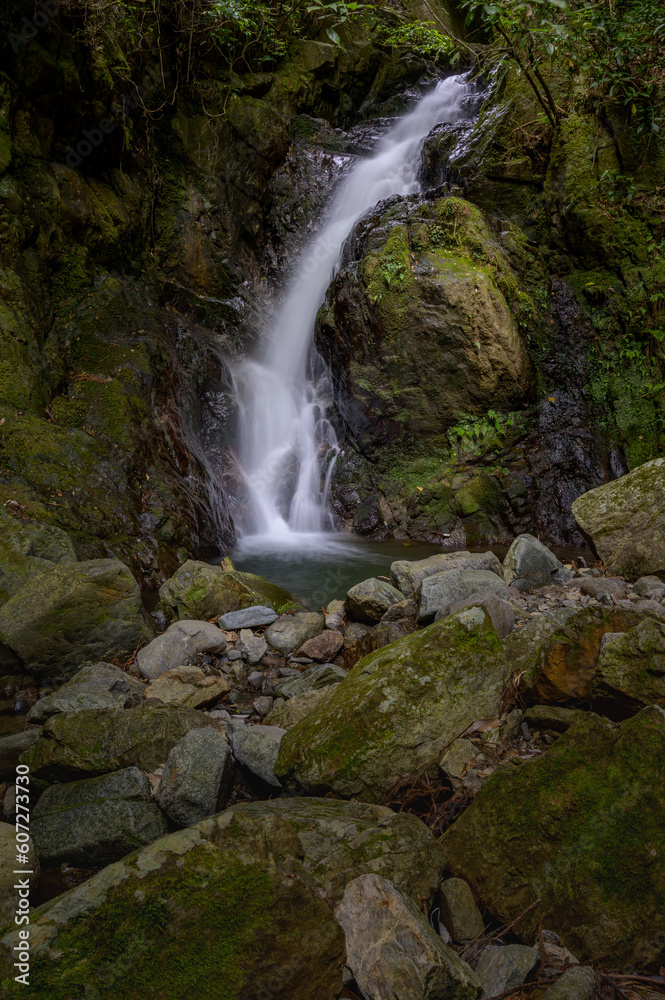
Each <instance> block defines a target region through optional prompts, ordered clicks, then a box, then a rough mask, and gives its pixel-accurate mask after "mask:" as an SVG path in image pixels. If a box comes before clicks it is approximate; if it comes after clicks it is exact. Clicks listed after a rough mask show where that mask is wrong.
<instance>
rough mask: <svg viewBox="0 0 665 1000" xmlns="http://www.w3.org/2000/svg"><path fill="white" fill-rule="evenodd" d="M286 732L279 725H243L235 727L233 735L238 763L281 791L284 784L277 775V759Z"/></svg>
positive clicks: (232, 741)
mask: <svg viewBox="0 0 665 1000" xmlns="http://www.w3.org/2000/svg"><path fill="white" fill-rule="evenodd" d="M285 732H286V730H285V729H279V728H278V727H277V726H243V727H242V729H240V728H239V729H234V731H233V735H232V737H231V746H232V748H233V756H234V757H235V759H236V760H237V761H238V763H239V764H241V765H242V766H243V767H244V768H246V769H247V770H248V771H250V772H251V773H252V774H253V775H255V776H256V777H257V778H260V779H261V781H264V782H265V783H266V784H267V785H270V787H271V788H274V789H279V790H280V791H281V788H282V786H281V784H280V782H279V778H277V777H276V776H275V761H276V760H277V755H278V754H279V746H280V743H281V742H282V737H283V736H284V734H285Z"/></svg>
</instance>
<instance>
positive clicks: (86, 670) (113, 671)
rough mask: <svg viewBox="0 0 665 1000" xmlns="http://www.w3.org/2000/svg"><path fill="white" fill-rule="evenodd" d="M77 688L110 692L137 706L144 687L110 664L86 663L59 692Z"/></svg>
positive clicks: (141, 697)
mask: <svg viewBox="0 0 665 1000" xmlns="http://www.w3.org/2000/svg"><path fill="white" fill-rule="evenodd" d="M78 686H85V687H86V688H88V689H92V688H96V689H97V690H99V691H110V692H111V693H112V694H124V695H126V696H127V697H128V698H129V700H130V701H131V703H132V704H134V705H138V704H139V703H140V702H141V700H142V699H143V691H144V689H145V685H144V684H142V683H141V681H139V680H137V679H136V678H135V677H131V676H130V675H129V674H128V673H126V672H125V671H124V670H120V668H119V667H116V666H114V665H113V664H112V663H87V664H86V665H85V666H84V667H81V669H80V670H79V671H77V673H75V674H74V676H73V677H72V678H70V680H68V681H67V683H66V684H63V685H62V687H61V688H60V691H71V690H73V689H75V688H77V687H78Z"/></svg>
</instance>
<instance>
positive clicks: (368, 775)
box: [275, 608, 505, 802]
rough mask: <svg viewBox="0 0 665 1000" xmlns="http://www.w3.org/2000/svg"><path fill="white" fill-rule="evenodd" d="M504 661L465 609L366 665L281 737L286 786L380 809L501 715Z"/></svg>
mask: <svg viewBox="0 0 665 1000" xmlns="http://www.w3.org/2000/svg"><path fill="white" fill-rule="evenodd" d="M504 670H505V661H504V654H503V647H502V645H501V640H500V639H499V636H498V633H497V632H496V629H495V628H494V626H493V624H492V622H491V619H490V618H489V616H487V615H486V614H485V612H484V610H483V609H481V608H470V609H468V610H466V611H461V612H458V613H457V614H455V615H451V616H450V617H449V618H444V619H441V621H438V622H435V623H434V624H433V625H430V626H429V628H426V629H423V630H422V631H420V632H418V633H415V634H413V635H409V636H406V637H405V638H403V639H399V640H398V641H397V642H394V643H392V644H391V645H389V646H385V647H384V648H383V649H381V650H379V651H378V652H376V653H372V654H370V655H369V656H366V657H365V658H364V659H362V660H361V661H360V662H359V663H357V664H356V666H355V667H354V669H353V670H352V671H351V672H350V673H349V675H348V677H347V678H346V680H344V681H342V683H341V684H340V685H339V686H338V687H336V688H335V691H334V693H333V694H332V695H331V696H330V697H329V698H326V699H325V701H323V702H320V703H319V704H318V705H317V706H316V707H315V708H314V709H313V710H312V711H311V712H310V713H309V714H308V715H307V716H306V717H305V718H304V719H303V720H302V721H301V722H299V723H298V724H297V725H296V726H294V727H293V729H290V730H289V731H288V732H287V733H286V735H285V736H284V738H283V740H282V743H281V746H280V752H279V756H278V758H277V764H276V766H275V773H276V774H277V776H278V777H280V778H281V779H282V781H283V782H284V783H285V784H286V785H287V786H288V787H293V788H298V789H304V790H305V791H306V792H309V793H314V794H320V793H325V792H328V791H333V792H336V793H337V794H339V795H341V796H343V797H347V798H351V797H353V798H357V799H360V800H361V801H364V802H381V801H382V800H383V796H384V794H385V792H386V790H387V788H388V787H389V786H390V785H391V784H392V783H393V782H394V781H395V780H396V779H397V778H399V777H401V776H402V775H408V774H414V773H416V772H417V771H419V770H420V769H421V768H422V767H423V766H424V765H425V764H426V762H427V761H430V760H432V759H434V758H437V757H438V756H439V755H440V753H441V751H442V750H443V748H444V747H445V746H446V745H447V744H448V743H449V742H450V741H451V740H453V739H454V738H455V737H456V736H458V735H459V733H460V732H462V731H464V729H466V727H467V726H468V725H469V724H470V723H471V722H473V721H474V720H475V719H483V718H492V717H494V716H495V715H496V714H497V713H498V711H499V702H500V698H501V688H502V682H503V678H504Z"/></svg>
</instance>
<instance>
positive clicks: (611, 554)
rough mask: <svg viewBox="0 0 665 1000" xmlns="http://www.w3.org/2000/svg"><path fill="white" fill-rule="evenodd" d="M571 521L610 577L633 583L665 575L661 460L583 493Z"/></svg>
mask: <svg viewBox="0 0 665 1000" xmlns="http://www.w3.org/2000/svg"><path fill="white" fill-rule="evenodd" d="M572 511H573V514H574V516H575V520H576V521H577V523H578V524H579V526H580V528H581V529H582V531H584V532H585V533H586V534H587V535H589V537H590V538H591V539H592V541H593V544H594V547H595V549H596V552H597V553H598V555H599V556H600V558H601V559H602V560H603V562H604V563H605V564H606V566H609V567H610V568H611V570H612V572H613V573H617V574H619V575H620V576H625V577H626V578H627V579H628V580H636V579H637V578H638V577H640V576H645V575H646V574H648V573H658V572H663V571H665V459H664V458H656V459H654V460H653V461H652V462H647V463H646V464H645V465H640V466H639V467H638V468H637V469H633V471H632V472H629V473H628V475H626V476H622V477H621V478H620V479H615V480H614V481H613V482H611V483H605V485H604V486H599V487H598V488H597V489H595V490H590V491H589V492H588V493H584V494H583V495H582V496H581V497H578V498H577V500H575V501H574V502H573V505H572Z"/></svg>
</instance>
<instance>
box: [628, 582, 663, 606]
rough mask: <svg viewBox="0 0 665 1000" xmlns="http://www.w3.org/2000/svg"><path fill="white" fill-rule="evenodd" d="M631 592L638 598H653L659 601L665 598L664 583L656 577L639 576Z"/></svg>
mask: <svg viewBox="0 0 665 1000" xmlns="http://www.w3.org/2000/svg"><path fill="white" fill-rule="evenodd" d="M633 590H634V591H635V593H636V594H638V595H639V596H640V597H654V598H655V599H656V600H660V599H661V598H662V597H663V596H665V583H663V581H662V580H659V579H658V577H657V576H641V577H640V578H639V580H636V581H635V585H634V587H633Z"/></svg>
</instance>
